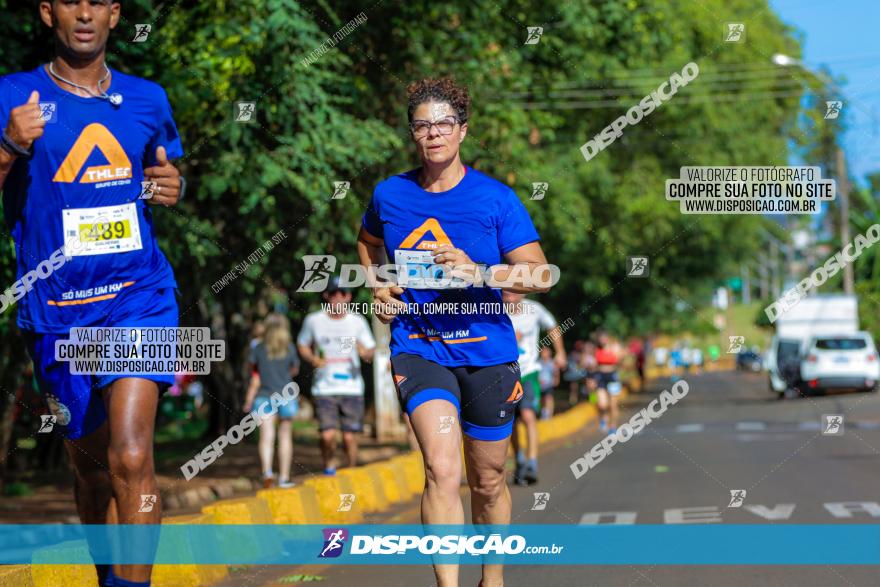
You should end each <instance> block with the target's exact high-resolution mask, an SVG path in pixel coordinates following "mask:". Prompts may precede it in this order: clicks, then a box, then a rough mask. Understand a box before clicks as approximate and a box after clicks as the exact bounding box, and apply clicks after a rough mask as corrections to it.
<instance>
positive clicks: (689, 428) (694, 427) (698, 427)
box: [675, 424, 704, 434]
mask: <svg viewBox="0 0 880 587" xmlns="http://www.w3.org/2000/svg"><path fill="white" fill-rule="evenodd" d="M703 429H704V427H703V425H702V424H679V425H678V426H676V427H675V431H676V432H678V433H679V434H688V433H691V432H702V431H703Z"/></svg>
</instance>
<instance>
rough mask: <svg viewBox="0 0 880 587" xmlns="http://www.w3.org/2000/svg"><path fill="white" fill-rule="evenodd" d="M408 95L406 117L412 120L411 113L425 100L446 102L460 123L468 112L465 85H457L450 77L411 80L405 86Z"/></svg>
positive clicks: (469, 99) (468, 106)
mask: <svg viewBox="0 0 880 587" xmlns="http://www.w3.org/2000/svg"><path fill="white" fill-rule="evenodd" d="M406 93H407V96H408V97H409V105H408V107H407V113H406V114H407V118H408V120H409V122H412V120H413V113H414V112H415V111H416V108H418V107H419V105H420V104H424V103H425V102H446V103H447V104H449V105H450V106H451V107H452V109H453V110H454V111H455V116H456V118H458V121H459V122H460V123H463V122H465V121H467V119H468V116H469V114H470V107H471V97H470V95H469V94H468V89H467V86H462V85H458V84H456V83H455V81H453V79H452V78H450V77H443V78H430V77H429V78H425V79H423V80H421V81H417V82H412V83H411V84H410V85H408V86H407V88H406Z"/></svg>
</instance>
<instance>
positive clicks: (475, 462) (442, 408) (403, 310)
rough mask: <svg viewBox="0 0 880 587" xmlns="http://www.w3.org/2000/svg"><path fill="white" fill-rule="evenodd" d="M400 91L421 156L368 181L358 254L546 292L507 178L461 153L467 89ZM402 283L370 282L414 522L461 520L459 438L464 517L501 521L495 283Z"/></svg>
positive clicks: (507, 370) (505, 369) (504, 424)
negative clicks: (409, 458) (408, 426)
mask: <svg viewBox="0 0 880 587" xmlns="http://www.w3.org/2000/svg"><path fill="white" fill-rule="evenodd" d="M407 91H408V94H409V105H408V118H409V124H410V129H411V132H412V139H413V142H414V144H415V147H416V149H417V151H418V154H419V158H420V159H421V163H422V166H421V167H420V168H418V169H414V170H412V171H408V172H406V173H402V174H399V175H395V176H392V177H389V178H388V179H386V180H385V181H383V182H381V183H380V184H379V185H378V186H376V189H375V191H374V193H373V197H372V199H371V200H370V204H369V206H368V209H367V211H366V212H365V213H364V217H363V225H362V228H361V231H360V235H359V237H358V254H359V257H360V261H361V263H362V264H363V265H364V266H367V267H369V266H372V265H381V264H384V263H385V262H386V261H385V259H386V255H387V258H388V259H389V262H391V263H395V264H397V265H398V267H402V268H406V272H407V273H408V274H410V275H417V274H418V270H419V268H420V267H421V268H424V267H425V265H426V264H427V265H430V264H432V263H434V264H437V265H442V266H445V267H446V268H448V269H449V270H450V273H452V272H453V271H454V274H455V275H456V276H458V277H459V278H463V279H464V280H465V283H467V282H470V283H473V281H474V279H475V276H476V271H477V269H476V267H475V265H477V264H479V265H481V266H486V267H488V268H489V273H488V275H491V278H492V281H491V282H492V283H497V282H503V283H504V284H505V285H504V289H505V290H509V291H513V292H518V293H530V292H543V291H547V289H549V288H548V287H546V286H541V285H536V284H534V283H533V282H532V281H531V280H529V279H528V278H522V275H523V273H525V274H527V275H534V274H535V273H533V270H534V269H536V268H537V267H539V266H546V264H547V260H546V258H545V257H544V252H543V251H542V249H541V245H540V244H539V242H538V240H539V237H538V233H537V231H536V230H535V227H534V225H533V224H532V221H531V219H530V218H529V215H528V212H527V211H526V209H525V207H524V206H523V205H522V203H521V202H520V201H519V198H517V196H516V194H515V193H514V192H513V190H512V189H510V188H509V187H508V186H506V185H504V184H502V183H501V182H499V181H496V180H494V179H492V178H490V177H488V176H487V175H484V174H482V173H480V172H479V171H477V170H475V169H473V168H469V167H466V166H465V165H464V164H462V162H461V158H460V153H459V149H460V145H461V143H462V141H464V140H465V137H466V136H467V130H468V126H467V119H468V113H469V107H470V98H469V96H468V91H467V88H465V87H463V86H460V85H457V84H455V83H454V82H453V81H452V80H451V79H426V80H422V81H420V82H416V83H413V84H411V85H410V86H409V88H408V89H407ZM537 273H538V274H540V273H541V272H540V271H539V272H537ZM477 281H479V279H478V278H477ZM398 283H400V279H398ZM405 285H406V286H405V287H400V286H399V285H396V284H388V285H387V286H378V287H374V299H375V302H376V303H377V304H379V305H380V307H381V308H382V309H378V310H377V311H376V312H377V314H378V316H379V318H380V319H382V320H383V321H384V322H386V323H388V322H390V323H391V355H392V358H391V364H392V371H393V374H394V380H395V384H396V385H397V390H398V394H399V397H400V401H401V404H402V406H403V407H404V409H405V411H406V413H407V414H408V415H409V418H410V421H411V423H412V427H413V430H414V431H415V435H416V438H417V439H418V442H419V447H420V449H421V451H422V454H423V456H424V462H425V477H426V484H425V492H424V494H423V496H422V522H423V523H425V524H462V523H464V509H463V507H462V502H461V499H460V497H459V480H460V479H461V457H460V454H461V443H462V441H463V442H464V453H465V462H466V467H467V479H468V482H469V484H470V489H471V509H472V512H473V514H472V518H473V519H472V521H473V523H475V524H509V523H510V509H511V501H510V493H509V492H508V490H507V484H506V479H505V470H504V463H505V460H506V457H507V451H508V441H509V438H510V434H511V431H512V428H513V416H514V410H515V407H516V403H517V402H518V401H519V399H520V398H521V397H522V386H521V384H520V382H519V368H518V366H517V359H518V357H519V354H518V350H517V345H516V334H515V333H514V330H513V326H512V325H511V322H510V319H509V318H508V317H507V315H506V314H505V312H504V311H503V308H502V306H501V291H500V290H499V289H493V288H491V287H489V286H488V285H486V284H485V283H483V284H480V283H477V284H476V285H471V286H469V287H445V288H432V287H431V285H432V283H430V282H426V281H425V280H423V279H419V278H418V277H413V278H409V279H407V280H406V284H405ZM434 285H436V282H434ZM458 285H462V284H461V282H460V283H459V284H458ZM431 304H433V305H434V307H433V308H431V307H430V306H429V305H431ZM440 304H447V305H446V306H439V305H440ZM438 307H444V308H447V310H446V311H440V312H438V311H436V308H438ZM475 309H476V310H477V312H476V313H475V312H474V310H475ZM450 422H460V430H461V433H459V426H455V427H453V428H452V431H451V432H450V433H446V434H440V433H438V432H439V431H440V430H446V429H448V426H449V423H450ZM462 433H463V434H462ZM434 571H435V574H436V576H437V582H438V584H439V585H441V586H448V585H458V566H457V565H435V568H434ZM502 583H503V568H502V566H501V565H484V567H483V581H482V585H484V586H486V587H488V586H489V585H501V584H502Z"/></svg>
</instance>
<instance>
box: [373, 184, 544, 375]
mask: <svg viewBox="0 0 880 587" xmlns="http://www.w3.org/2000/svg"><path fill="white" fill-rule="evenodd" d="M418 173H419V170H417V169H416V170H412V171H408V172H406V173H402V174H400V175H395V176H392V177H389V178H388V179H386V180H385V181H383V182H382V183H380V184H379V185H378V186H376V189H375V190H374V192H373V197H372V199H371V200H370V204H369V206H368V208H367V211H366V212H365V213H364V216H363V220H362V223H363V227H364V230H366V231H367V232H368V233H370V234H371V235H373V236H375V237H377V238H381V239H383V240H384V241H385V242H384V244H385V250H386V253H387V254H388V259H389V262H390V263H400V262H401V261H405V260H415V261H414V262H418V261H420V260H423V255H426V254H428V253H430V252H431V251H433V250H434V249H436V248H437V247H439V246H441V245H444V244H447V245H451V246H453V247H455V248H459V249H462V250H463V251H464V252H465V253H467V255H468V256H469V257H470V258H471V259H472V260H473V261H474V262H475V263H481V264H485V265H495V264H498V263H502V262H503V256H504V255H505V254H506V253H508V252H510V251H512V250H514V249H516V248H518V247H521V246H523V245H525V244H528V243H531V242H535V241H538V240H540V237H539V236H538V232H537V231H536V230H535V226H534V224H532V220H531V218H529V213H528V211H526V208H525V206H523V204H522V202H520V200H519V198H517V196H516V194H515V193H514V192H513V190H512V189H510V188H509V187H508V186H506V185H504V184H502V183H501V182H499V181H497V180H495V179H492V178H491V177H489V176H487V175H485V174H483V173H480V172H479V171H477V170H475V169H473V168H466V172H465V175H464V177H463V178H462V180H461V181H460V182H459V183H458V185H456V186H455V187H454V188H452V189H450V190H448V191H445V192H440V193H432V192H428V191H425V190H424V189H422V187H421V186H420V185H419V183H418ZM401 299H402V300H403V301H404V302H406V303H407V304H410V305H411V306H410V307H412V306H416V307H418V308H428V309H430V306H425V304H456V305H455V306H447V307H450V308H457V309H458V311H452V312H430V311H429V312H424V311H421V312H419V313H416V312H412V313H407V314H403V315H398V316H397V317H396V318H395V319H394V322H392V324H391V354H392V356H395V355H398V354H400V353H412V354H414V355H419V356H421V357H423V358H425V359H427V360H429V361H433V362H435V363H438V364H440V365H444V366H447V367H460V366H474V367H485V366H489V365H498V364H501V363H510V362H514V361H516V360H517V358H518V356H519V354H518V351H517V346H516V334H515V333H514V330H513V326H512V325H511V322H510V318H509V317H508V316H507V314H506V313H505V312H504V310H503V306H502V303H501V290H499V289H492V288H490V287H488V286H483V287H467V288H454V289H414V288H412V287H405V289H404V293H403V295H402V297H401ZM434 307H435V308H436V307H437V306H434ZM474 310H476V312H475V311H474Z"/></svg>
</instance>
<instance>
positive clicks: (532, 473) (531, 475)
mask: <svg viewBox="0 0 880 587" xmlns="http://www.w3.org/2000/svg"><path fill="white" fill-rule="evenodd" d="M523 478H524V479H525V482H526V485H534V484H535V483H537V482H538V471H537V469H536V468H535V467H532V466H530V465H526V470H525V474H524V475H523Z"/></svg>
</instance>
